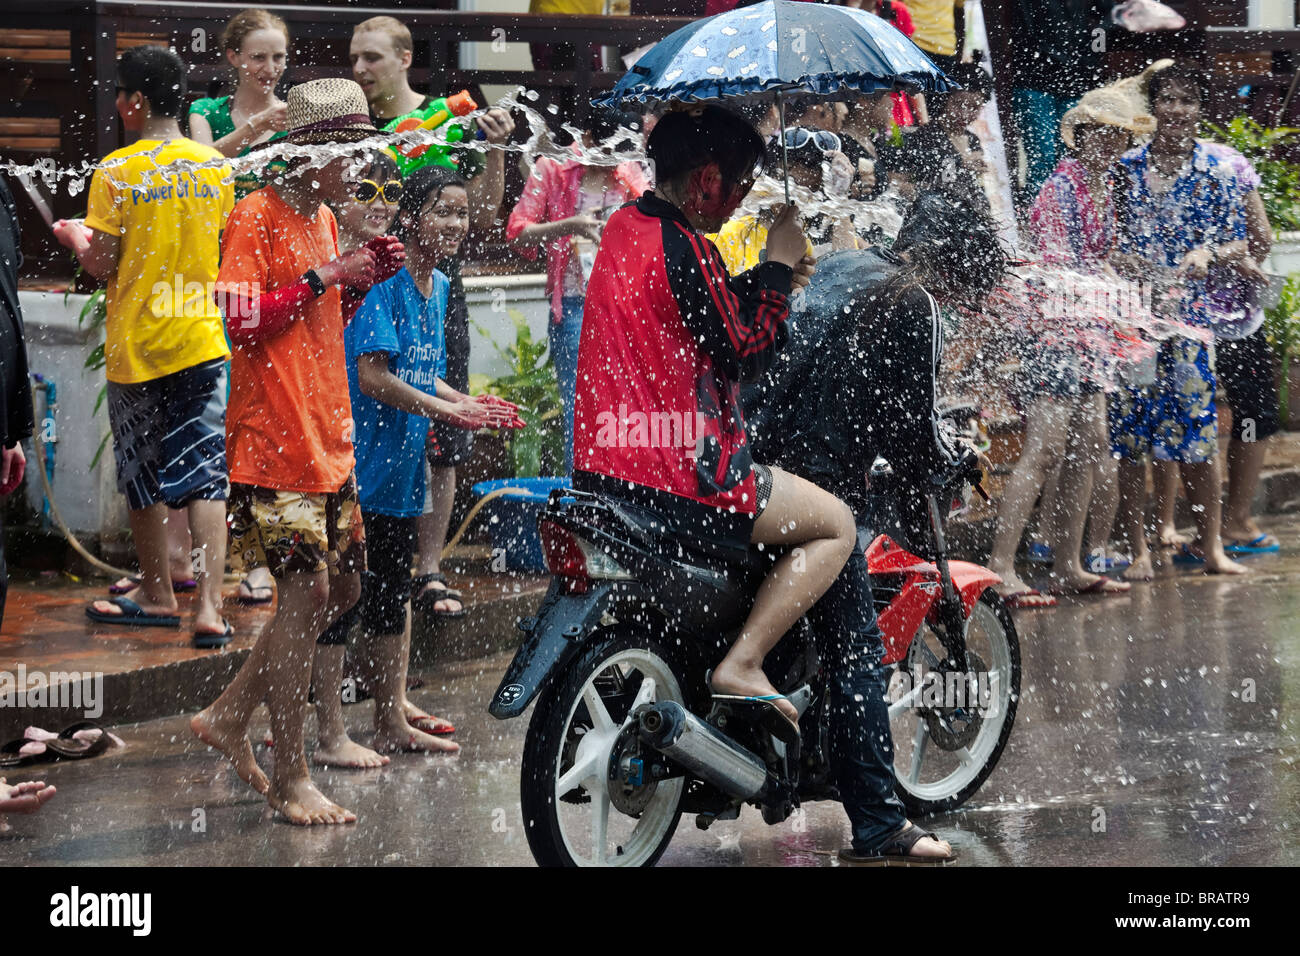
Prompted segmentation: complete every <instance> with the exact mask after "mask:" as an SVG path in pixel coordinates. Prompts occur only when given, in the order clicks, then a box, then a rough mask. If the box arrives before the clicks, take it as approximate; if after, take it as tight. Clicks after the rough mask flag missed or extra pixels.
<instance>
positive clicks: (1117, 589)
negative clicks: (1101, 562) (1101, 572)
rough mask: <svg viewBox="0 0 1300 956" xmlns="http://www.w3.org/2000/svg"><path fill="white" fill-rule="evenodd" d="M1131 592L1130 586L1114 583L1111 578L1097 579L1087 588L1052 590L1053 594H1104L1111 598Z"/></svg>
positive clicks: (1120, 582)
mask: <svg viewBox="0 0 1300 956" xmlns="http://www.w3.org/2000/svg"><path fill="white" fill-rule="evenodd" d="M1130 590H1132V585H1130V584H1128V583H1127V582H1124V581H1115V580H1112V579H1111V578H1098V579H1097V580H1095V581H1093V582H1092V583H1091V584H1089V585H1088V586H1087V587H1084V588H1072V587H1067V586H1065V585H1061V586H1060V587H1055V588H1052V593H1053V594H1076V595H1081V594H1104V595H1107V596H1112V595H1116V594H1128V592H1129V591H1130Z"/></svg>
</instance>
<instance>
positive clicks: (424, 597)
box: [411, 573, 465, 619]
mask: <svg viewBox="0 0 1300 956" xmlns="http://www.w3.org/2000/svg"><path fill="white" fill-rule="evenodd" d="M435 581H436V582H438V583H439V584H441V585H442V587H440V588H433V589H429V585H430V584H432V583H433V582H435ZM411 591H412V593H413V595H414V597H412V598H411V606H412V607H413V608H415V609H416V610H417V611H427V612H429V613H430V614H432V615H433V616H434V617H440V618H445V619H450V618H456V617H464V616H465V597H464V595H462V594H461V593H460V592H459V591H457V590H456V589H455V588H452V587H449V586H448V585H447V576H446V575H445V574H436V573H435V574H417V575H415V576H414V577H412V578H411ZM439 601H458V602H460V610H459V611H439V610H438V609H437V608H435V607H434V605H435V604H437V603H438V602H439Z"/></svg>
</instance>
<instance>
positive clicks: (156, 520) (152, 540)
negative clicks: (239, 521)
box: [92, 504, 224, 615]
mask: <svg viewBox="0 0 1300 956" xmlns="http://www.w3.org/2000/svg"><path fill="white" fill-rule="evenodd" d="M127 514H128V515H129V517H130V521H131V537H132V538H133V539H134V541H135V553H136V556H137V557H138V558H139V559H140V586H139V587H138V588H136V589H135V590H133V591H131V592H130V593H129V594H128V595H126V596H127V597H129V598H130V599H131V600H132V601H134V602H135V603H136V604H139V605H140V607H141V608H143V609H144V610H145V611H147V612H148V613H150V614H175V613H176V612H177V611H178V610H179V609H180V606H179V605H178V604H177V603H176V595H175V594H173V593H172V577H171V572H170V571H169V570H168V567H167V565H168V561H167V553H168V551H167V548H168V544H167V506H166V505H163V504H156V505H150V506H149V507H148V508H141V509H139V510H133V511H129V512H127ZM223 533H224V528H223ZM92 606H93V607H94V608H95V610H97V611H100V612H102V613H104V614H117V615H121V613H122V609H121V608H119V607H118V606H117V605H116V604H110V603H109V602H108V601H95V602H93V604H92Z"/></svg>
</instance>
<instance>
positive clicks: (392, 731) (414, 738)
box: [374, 717, 460, 754]
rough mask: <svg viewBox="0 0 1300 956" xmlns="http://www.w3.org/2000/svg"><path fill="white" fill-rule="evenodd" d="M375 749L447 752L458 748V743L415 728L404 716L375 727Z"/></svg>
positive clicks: (406, 751)
mask: <svg viewBox="0 0 1300 956" xmlns="http://www.w3.org/2000/svg"><path fill="white" fill-rule="evenodd" d="M374 744H375V749H376V750H378V751H379V752H380V753H388V754H393V753H403V752H405V753H448V754H454V753H456V752H457V751H459V750H460V744H458V743H456V742H455V741H452V740H443V739H441V738H439V737H434V736H431V735H429V734H426V733H425V732H424V731H422V730H416V729H415V728H414V727H412V726H411V725H410V724H408V723H407V722H406V718H405V717H403V718H400V719H399V720H397V721H395V722H393V723H391V724H388V725H385V726H383V727H379V728H376V730H375V740H374Z"/></svg>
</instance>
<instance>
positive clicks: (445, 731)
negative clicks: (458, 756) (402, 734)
mask: <svg viewBox="0 0 1300 956" xmlns="http://www.w3.org/2000/svg"><path fill="white" fill-rule="evenodd" d="M434 721H441V722H442V724H444V725H445V726H443V727H442V729H440V730H435V729H434V728H435V727H437V726H438V724H436V723H434ZM407 723H408V724H410V725H411V726H412V727H414V728H415V729H416V730H419V731H422V732H424V733H426V734H429V735H430V736H432V737H446V736H449V735H451V734H454V733H455V732H456V728H455V727H453V726H452V724H451V721H449V720H443V719H442V718H441V717H434V716H433V715H432V714H427V715H425V716H424V717H414V718H412V719H411V720H408V721H407ZM426 725H427V726H426Z"/></svg>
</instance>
